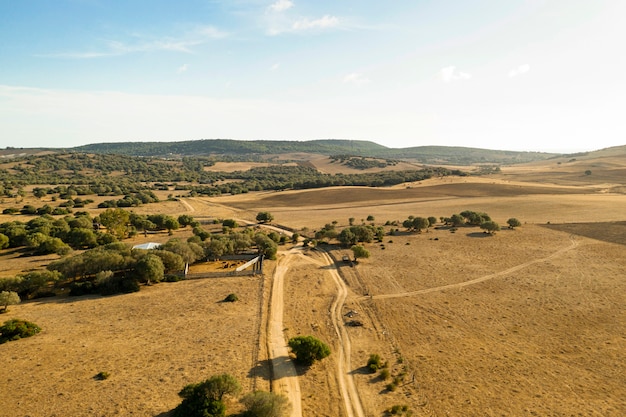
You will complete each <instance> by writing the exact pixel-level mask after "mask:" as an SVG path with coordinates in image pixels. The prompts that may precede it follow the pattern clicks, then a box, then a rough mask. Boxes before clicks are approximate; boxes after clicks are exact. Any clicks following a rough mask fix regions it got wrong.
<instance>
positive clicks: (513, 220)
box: [506, 217, 522, 229]
mask: <svg viewBox="0 0 626 417" xmlns="http://www.w3.org/2000/svg"><path fill="white" fill-rule="evenodd" d="M506 223H507V224H508V225H509V227H510V228H511V229H515V228H516V227H520V226H521V225H522V222H520V221H519V220H517V219H516V218H515V217H511V218H510V219H509V220H507V221H506Z"/></svg>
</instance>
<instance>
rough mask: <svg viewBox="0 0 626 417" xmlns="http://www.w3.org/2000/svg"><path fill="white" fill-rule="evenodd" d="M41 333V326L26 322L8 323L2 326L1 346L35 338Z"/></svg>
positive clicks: (0, 330) (13, 321) (15, 320)
mask: <svg viewBox="0 0 626 417" xmlns="http://www.w3.org/2000/svg"><path fill="white" fill-rule="evenodd" d="M40 331H41V328H40V327H39V326H37V325H36V324H35V323H31V322H29V321H26V320H20V319H13V320H9V321H6V322H4V324H3V325H2V326H0V345H1V344H3V343H6V342H10V341H12V340H19V339H23V338H25V337H31V336H34V335H36V334H37V333H39V332H40Z"/></svg>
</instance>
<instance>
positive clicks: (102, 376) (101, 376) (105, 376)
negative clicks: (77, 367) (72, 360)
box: [94, 371, 111, 381]
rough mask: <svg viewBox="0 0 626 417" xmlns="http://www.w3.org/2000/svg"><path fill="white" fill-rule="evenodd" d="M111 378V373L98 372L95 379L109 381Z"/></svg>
mask: <svg viewBox="0 0 626 417" xmlns="http://www.w3.org/2000/svg"><path fill="white" fill-rule="evenodd" d="M110 376H111V374H110V373H108V372H104V371H102V372H98V373H97V374H96V376H94V379H97V380H98V381H104V380H105V379H109V377H110Z"/></svg>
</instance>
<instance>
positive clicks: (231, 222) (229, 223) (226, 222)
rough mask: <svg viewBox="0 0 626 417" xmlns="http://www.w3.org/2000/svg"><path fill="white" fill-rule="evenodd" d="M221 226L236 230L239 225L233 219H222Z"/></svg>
mask: <svg viewBox="0 0 626 417" xmlns="http://www.w3.org/2000/svg"><path fill="white" fill-rule="evenodd" d="M222 226H224V227H228V228H231V229H236V228H237V227H239V223H237V221H236V220H233V219H224V220H222Z"/></svg>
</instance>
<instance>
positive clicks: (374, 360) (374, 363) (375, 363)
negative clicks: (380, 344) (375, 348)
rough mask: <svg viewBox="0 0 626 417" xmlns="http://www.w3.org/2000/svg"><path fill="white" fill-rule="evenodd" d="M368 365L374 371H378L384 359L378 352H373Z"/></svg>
mask: <svg viewBox="0 0 626 417" xmlns="http://www.w3.org/2000/svg"><path fill="white" fill-rule="evenodd" d="M367 367H368V369H369V370H370V372H372V373H375V372H376V371H378V370H379V369H380V368H381V367H382V360H381V359H380V355H379V354H377V353H372V354H371V355H370V357H369V359H368V360H367Z"/></svg>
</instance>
